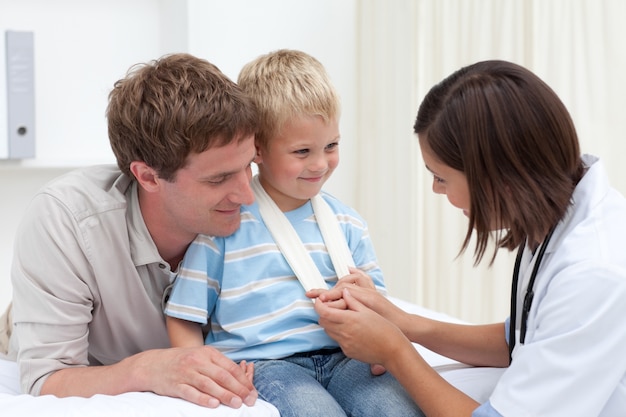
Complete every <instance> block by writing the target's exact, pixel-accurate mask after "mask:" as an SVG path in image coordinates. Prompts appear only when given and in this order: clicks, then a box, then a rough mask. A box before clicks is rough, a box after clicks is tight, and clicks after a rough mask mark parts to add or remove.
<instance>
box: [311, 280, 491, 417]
mask: <svg viewBox="0 0 626 417" xmlns="http://www.w3.org/2000/svg"><path fill="white" fill-rule="evenodd" d="M350 293H351V291H350V290H344V299H345V301H346V304H347V307H348V308H347V309H345V310H342V309H337V308H333V307H331V306H330V305H328V304H326V303H324V302H323V301H321V300H318V301H316V303H315V309H316V311H317V312H318V314H319V315H320V325H321V326H322V327H324V329H325V330H326V331H327V332H328V334H329V335H330V336H331V337H332V338H333V339H335V340H337V342H338V343H339V344H340V345H341V348H342V349H343V351H344V352H345V354H346V355H347V356H349V357H351V358H355V359H358V360H360V361H363V362H367V363H379V364H381V365H383V366H384V367H385V368H386V369H387V371H388V372H390V373H391V374H393V375H394V377H396V379H397V380H398V381H399V382H400V383H401V384H402V386H404V388H405V389H406V390H407V392H408V393H409V395H411V397H412V398H413V400H414V401H415V402H416V403H417V404H418V406H419V407H420V408H421V409H422V411H423V412H424V413H425V414H426V415H427V416H438V415H454V416H470V415H471V414H472V412H473V411H474V410H475V409H476V408H478V406H479V404H478V403H477V402H476V401H474V400H473V399H471V398H470V397H468V396H467V395H465V394H464V393H462V392H461V391H459V390H457V389H456V388H454V387H453V386H452V385H450V384H449V383H448V382H447V381H445V380H444V379H443V378H441V377H440V376H439V374H438V373H437V372H435V371H434V370H433V369H432V368H431V367H430V366H429V365H428V363H426V361H425V360H424V359H423V358H422V357H421V355H420V354H419V353H418V352H417V350H416V349H415V347H414V346H413V344H412V343H411V341H410V340H409V339H408V338H407V337H406V336H405V335H404V333H403V332H402V330H400V329H399V328H398V327H397V326H395V325H394V324H393V323H391V322H390V321H388V320H386V319H385V318H384V317H382V316H381V315H379V314H377V313H376V312H374V311H372V310H371V309H369V308H368V307H366V306H365V305H364V304H362V303H361V302H359V301H358V300H357V299H356V298H354V297H352V296H351V295H350Z"/></svg>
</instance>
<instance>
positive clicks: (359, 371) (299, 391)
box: [254, 350, 424, 417]
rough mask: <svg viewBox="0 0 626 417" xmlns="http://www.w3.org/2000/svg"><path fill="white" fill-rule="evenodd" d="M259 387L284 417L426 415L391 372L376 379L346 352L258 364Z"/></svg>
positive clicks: (407, 416) (361, 363) (292, 357)
mask: <svg viewBox="0 0 626 417" xmlns="http://www.w3.org/2000/svg"><path fill="white" fill-rule="evenodd" d="M254 385H255V387H256V389H257V390H258V392H259V396H260V398H262V399H264V400H265V401H267V402H269V403H271V404H273V405H274V406H275V407H276V408H278V411H279V412H280V415H281V417H315V416H319V417H334V416H351V417H393V416H397V417H411V416H419V417H423V416H424V414H422V412H421V411H420V410H419V408H418V407H417V405H415V403H414V402H413V400H412V399H411V397H410V396H409V395H408V394H407V393H406V391H405V390H404V388H402V386H401V385H400V384H399V383H398V381H396V379H395V378H394V377H393V376H392V375H391V374H390V373H388V372H385V373H384V374H383V375H380V376H374V375H372V374H371V372H370V366H369V365H368V364H366V363H363V362H359V361H357V360H354V359H349V358H347V357H346V356H345V355H344V354H343V353H342V352H341V351H340V350H332V351H328V350H325V351H317V352H309V353H300V354H296V355H294V356H290V357H287V358H283V359H278V360H262V361H255V364H254Z"/></svg>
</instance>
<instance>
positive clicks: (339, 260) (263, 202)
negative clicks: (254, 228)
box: [252, 176, 354, 291]
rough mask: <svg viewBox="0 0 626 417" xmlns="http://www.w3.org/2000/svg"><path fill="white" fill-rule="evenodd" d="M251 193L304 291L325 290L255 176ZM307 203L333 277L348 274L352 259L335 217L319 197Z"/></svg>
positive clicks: (321, 278) (318, 276) (301, 247)
mask: <svg viewBox="0 0 626 417" xmlns="http://www.w3.org/2000/svg"><path fill="white" fill-rule="evenodd" d="M252 190H253V191H254V195H255V198H256V200H257V203H258V205H259V211H260V213H261V217H262V218H263V221H264V222H265V225H266V226H267V228H268V230H269V231H270V233H271V235H272V237H273V238H274V241H275V242H276V245H277V246H278V249H280V251H281V252H282V254H283V256H284V257H285V259H287V263H289V266H291V269H293V272H294V273H295V274H296V276H297V277H298V280H300V283H301V284H302V286H303V287H304V289H305V290H306V291H308V290H310V289H314V288H328V285H327V284H326V281H324V278H323V277H322V274H321V273H320V271H319V269H317V266H316V265H315V262H313V259H312V258H311V255H309V253H308V251H307V250H306V248H305V247H304V244H303V243H302V240H301V239H300V237H299V236H298V234H297V233H296V231H295V229H294V228H293V226H292V225H291V223H289V220H287V217H286V216H285V214H284V213H283V212H282V211H281V210H280V209H279V208H278V206H277V205H276V203H275V202H274V200H272V198H271V197H270V196H269V195H268V194H267V193H266V192H265V190H264V189H263V186H262V185H261V183H260V182H259V177H258V176H255V177H254V178H253V179H252ZM311 204H312V206H313V212H314V213H315V219H316V220H317V224H318V225H319V228H320V231H321V232H322V237H323V238H324V243H325V245H326V249H327V250H328V253H329V255H330V258H331V260H332V263H333V267H334V268H335V272H336V273H337V278H341V277H343V276H345V275H348V274H349V273H350V272H349V271H348V267H349V266H354V260H353V259H352V253H351V252H350V249H349V248H348V244H347V243H346V238H345V236H344V234H343V232H342V230H341V227H340V226H339V222H338V221H337V217H336V216H335V214H334V213H333V211H332V210H331V208H330V207H329V206H328V203H326V201H325V200H324V199H323V198H322V196H321V195H319V194H318V195H316V196H315V197H313V198H312V199H311Z"/></svg>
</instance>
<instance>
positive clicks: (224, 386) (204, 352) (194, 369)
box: [148, 346, 258, 408]
mask: <svg viewBox="0 0 626 417" xmlns="http://www.w3.org/2000/svg"><path fill="white" fill-rule="evenodd" d="M163 356H166V357H161V358H160V359H158V362H151V363H149V364H148V366H149V373H151V374H152V375H153V376H152V377H151V379H152V380H153V381H154V382H155V384H156V386H155V387H154V392H156V393H158V394H162V395H168V396H173V397H180V398H183V399H185V400H187V401H191V402H193V403H196V404H199V405H204V406H207V407H210V408H215V407H217V406H218V405H220V404H225V405H228V406H230V407H233V408H239V407H241V405H242V404H246V405H248V406H252V405H254V403H255V401H256V399H257V397H258V394H257V392H256V390H255V389H254V386H253V385H252V379H253V377H254V365H253V364H252V363H249V364H248V363H245V362H242V363H241V364H239V365H238V364H236V363H235V362H233V361H232V360H230V359H228V358H227V357H226V356H224V355H223V354H222V353H220V352H219V351H217V350H216V349H214V348H212V347H210V346H202V347H196V348H180V349H174V348H173V349H168V350H166V351H165V354H164V355H163Z"/></svg>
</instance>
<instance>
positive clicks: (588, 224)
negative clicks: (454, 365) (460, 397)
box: [490, 155, 626, 417]
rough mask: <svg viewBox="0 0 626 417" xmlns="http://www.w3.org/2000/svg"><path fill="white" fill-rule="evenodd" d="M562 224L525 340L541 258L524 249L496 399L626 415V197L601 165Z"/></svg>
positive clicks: (506, 409) (514, 412) (544, 265)
mask: <svg viewBox="0 0 626 417" xmlns="http://www.w3.org/2000/svg"><path fill="white" fill-rule="evenodd" d="M583 159H584V161H585V163H586V164H587V165H588V166H589V169H588V171H587V173H586V174H585V176H584V177H583V179H582V180H581V181H580V183H579V184H578V186H577V187H576V190H575V192H574V194H573V198H572V200H573V201H572V206H571V208H570V209H569V211H568V212H567V215H566V216H565V218H564V219H562V221H561V222H560V223H559V224H558V226H557V228H556V230H555V232H554V235H553V237H552V239H551V241H550V243H549V245H548V247H547V250H546V253H545V256H544V258H543V261H542V262H541V265H540V269H539V271H538V274H537V278H536V281H535V296H534V301H533V304H532V307H531V309H530V313H529V317H528V327H527V333H526V341H525V344H523V345H522V344H520V343H519V329H520V320H521V306H522V304H523V298H524V294H525V291H526V288H527V286H528V280H529V278H530V274H531V271H532V267H533V264H534V260H535V259H534V258H535V256H533V254H532V253H531V252H530V251H529V250H528V248H526V250H525V254H524V257H523V258H522V267H521V271H520V284H519V289H518V294H517V300H518V301H517V306H518V312H517V324H516V329H517V332H516V333H517V343H516V346H515V350H514V351H513V361H512V364H511V366H510V367H509V368H508V369H507V370H506V371H505V372H504V373H503V375H502V377H501V379H500V381H499V383H498V384H497V386H496V388H495V390H494V392H493V394H492V395H491V397H490V403H491V406H492V407H493V408H494V409H495V410H497V411H498V412H499V413H500V414H502V415H503V416H515V417H523V416H568V417H570V416H602V417H609V416H610V417H617V416H620V417H624V416H626V244H625V242H626V200H625V199H624V197H623V196H622V195H620V194H619V193H618V192H617V191H616V190H614V189H612V188H611V187H610V185H609V182H608V179H607V175H606V173H605V171H604V168H603V166H602V164H601V162H600V161H599V160H598V159H597V158H595V157H592V156H590V155H585V156H584V158H583Z"/></svg>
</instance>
